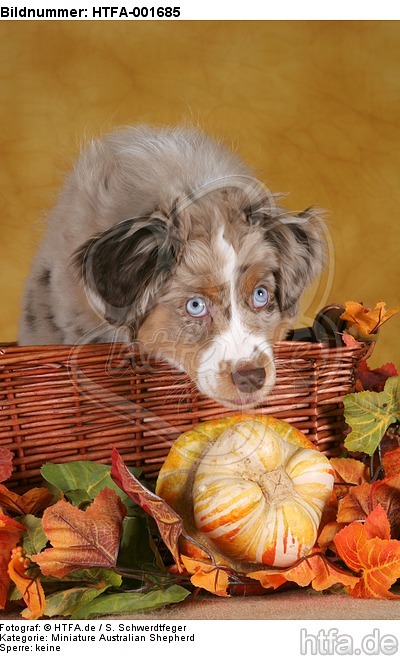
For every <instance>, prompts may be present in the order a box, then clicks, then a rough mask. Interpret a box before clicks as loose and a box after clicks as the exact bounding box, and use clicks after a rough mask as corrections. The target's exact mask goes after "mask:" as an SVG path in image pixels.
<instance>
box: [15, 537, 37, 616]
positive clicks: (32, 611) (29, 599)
mask: <svg viewBox="0 0 400 656" xmlns="http://www.w3.org/2000/svg"><path fill="white" fill-rule="evenodd" d="M29 566H30V560H29V559H28V558H25V552H24V551H23V549H22V547H17V548H16V549H14V550H13V553H12V556H11V560H10V562H9V564H8V575H9V577H10V579H11V580H12V581H13V582H14V583H15V585H16V586H17V588H18V590H19V591H20V593H21V594H22V597H23V599H24V601H25V603H26V605H27V606H28V609H29V612H28V613H27V612H26V611H25V615H24V617H26V618H27V619H31V620H36V619H38V617H41V616H42V615H43V611H44V606H45V597H44V592H43V588H42V584H41V582H40V580H39V578H38V576H34V577H31V576H29V574H27V570H28V568H29Z"/></svg>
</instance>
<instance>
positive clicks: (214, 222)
mask: <svg viewBox="0 0 400 656" xmlns="http://www.w3.org/2000/svg"><path fill="white" fill-rule="evenodd" d="M322 235H323V233H322V228H321V223H320V221H319V218H318V212H317V211H316V210H312V209H310V210H308V211H305V212H303V213H301V214H300V215H290V214H288V212H287V211H284V210H282V208H280V207H277V206H276V205H275V203H274V199H273V198H272V197H270V196H265V197H264V198H262V199H261V200H258V201H257V202H256V203H253V204H252V205H251V204H250V203H249V197H248V194H246V193H243V191H242V190H240V189H237V188H230V189H224V190H214V191H212V192H210V193H208V194H205V195H203V196H202V197H199V198H196V199H194V200H193V199H191V200H190V202H188V201H187V199H186V200H185V201H184V202H179V203H177V204H175V205H174V207H173V208H172V210H168V209H167V210H165V211H164V210H162V209H157V210H155V212H154V213H153V214H152V215H151V216H148V217H145V218H142V219H140V218H135V219H132V220H127V221H124V222H122V223H120V224H117V225H115V226H113V227H112V228H111V229H109V230H108V231H106V232H105V233H103V234H102V235H100V236H98V237H96V238H94V239H93V240H91V241H89V242H87V243H86V244H84V245H83V246H82V248H81V249H80V250H79V252H78V253H77V254H76V258H75V262H76V263H77V264H78V265H79V268H80V271H81V272H82V275H83V278H84V281H85V288H86V291H87V294H88V296H89V298H90V301H91V303H92V306H94V307H95V308H96V309H97V311H98V312H99V313H100V314H101V315H102V316H103V317H104V318H105V319H106V320H107V321H108V322H109V323H111V324H114V325H116V326H126V327H128V329H129V331H130V336H131V338H132V340H137V342H138V343H139V345H140V347H142V348H144V349H145V350H146V351H148V352H149V353H152V354H154V355H156V356H157V357H161V358H164V359H167V360H169V361H171V362H172V363H173V364H174V365H175V366H177V367H178V368H180V369H183V370H184V371H186V372H187V373H188V374H189V376H190V377H191V378H192V380H193V381H194V382H195V384H196V385H197V387H198V389H199V390H200V391H201V392H203V393H204V394H206V395H208V396H210V397H212V398H213V399H215V400H216V401H218V402H219V403H221V404H223V405H225V406H228V407H232V408H246V407H251V406H254V405H256V404H258V403H260V402H261V401H262V400H263V399H264V398H265V397H266V396H267V394H268V393H269V392H270V391H271V389H272V387H273V386H274V383H275V367H274V361H273V352H272V345H273V343H274V342H275V341H277V340H279V339H283V338H284V337H285V335H286V333H287V331H288V330H289V329H290V328H291V326H292V324H293V321H294V319H295V317H296V314H297V311H298V301H299V297H300V295H301V293H302V292H303V290H304V288H305V287H306V286H307V284H308V283H309V282H310V281H311V280H312V278H313V277H314V276H315V275H317V274H318V273H319V272H320V270H321V267H322V260H323V250H324V249H323V236H322Z"/></svg>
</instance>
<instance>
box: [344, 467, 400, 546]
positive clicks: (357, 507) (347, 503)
mask: <svg viewBox="0 0 400 656" xmlns="http://www.w3.org/2000/svg"><path fill="white" fill-rule="evenodd" d="M378 505H381V506H382V507H383V509H384V510H385V512H386V514H387V517H388V519H389V523H390V527H391V531H392V538H395V539H398V538H399V537H400V474H397V475H396V476H391V477H389V478H384V479H383V480H381V481H375V482H374V483H371V484H368V483H363V484H362V485H359V486H357V487H354V488H352V489H351V490H350V492H349V494H348V495H347V496H346V497H344V499H341V500H340V501H339V508H338V514H337V521H338V522H341V523H343V524H349V523H350V522H354V521H360V520H361V521H362V520H365V519H367V517H368V516H369V515H370V513H371V512H372V511H373V510H374V509H375V508H376V507H377V506H378Z"/></svg>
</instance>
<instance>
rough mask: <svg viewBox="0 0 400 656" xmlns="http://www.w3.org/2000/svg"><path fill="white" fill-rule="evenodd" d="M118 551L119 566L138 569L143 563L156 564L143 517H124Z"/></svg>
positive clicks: (148, 565)
mask: <svg viewBox="0 0 400 656" xmlns="http://www.w3.org/2000/svg"><path fill="white" fill-rule="evenodd" d="M122 530H123V533H122V538H121V544H120V548H119V553H118V561H117V566H118V567H119V568H122V569H123V568H124V567H128V568H135V569H140V568H142V567H144V566H145V565H146V566H147V567H146V569H148V567H150V568H151V567H154V566H156V556H155V553H154V551H153V549H152V547H151V542H150V534H149V528H148V524H147V519H146V518H145V517H125V519H124V521H123V524H122Z"/></svg>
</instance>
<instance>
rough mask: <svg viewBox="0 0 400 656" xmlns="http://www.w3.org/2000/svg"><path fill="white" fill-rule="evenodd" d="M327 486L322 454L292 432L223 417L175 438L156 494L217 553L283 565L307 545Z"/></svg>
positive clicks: (264, 421)
mask: <svg viewBox="0 0 400 656" xmlns="http://www.w3.org/2000/svg"><path fill="white" fill-rule="evenodd" d="M332 487H333V470H332V468H331V466H330V464H329V461H328V459H327V458H326V457H325V456H324V455H323V454H321V453H320V452H319V451H317V450H315V449H313V448H311V445H310V443H309V442H308V440H307V439H306V438H305V437H304V436H303V434H302V433H300V431H298V430H297V429H295V428H293V427H292V426H290V425H289V424H287V423H285V422H282V421H279V420H276V419H274V418H265V417H246V418H243V417H240V418H239V417H236V418H235V417H234V418H232V417H231V418H229V419H225V420H220V421H219V422H218V421H217V422H206V423H204V424H201V425H199V426H198V427H197V428H195V429H194V430H192V431H188V432H187V433H185V434H183V435H182V436H181V437H180V438H179V439H178V440H177V441H176V443H175V445H174V447H173V448H172V449H171V452H170V455H169V456H168V457H167V460H166V462H165V464H164V466H163V468H162V470H161V472H160V475H159V479H158V483H157V493H158V494H159V495H160V496H163V497H164V498H165V499H166V501H167V502H168V503H169V504H170V505H171V506H172V507H174V508H175V509H176V510H177V511H178V512H179V513H180V514H181V516H183V518H184V519H185V518H186V519H187V524H188V528H189V532H190V527H191V526H192V527H195V529H194V531H192V534H194V532H195V535H193V536H194V537H195V536H196V537H199V536H202V537H203V538H204V539H206V541H207V545H209V544H211V545H212V546H213V547H215V549H216V551H217V553H218V554H224V555H226V556H227V557H228V558H230V559H234V560H235V561H246V562H248V563H259V564H264V565H274V566H280V567H285V566H288V565H291V564H293V563H294V562H295V561H296V560H298V559H299V558H301V557H303V556H305V555H307V554H308V553H309V552H310V551H311V549H312V547H313V545H314V543H315V541H316V537H317V531H318V528H319V524H320V521H321V516H322V512H323V509H324V507H325V504H326V502H327V501H328V499H329V496H330V493H331V491H332ZM188 504H189V505H190V504H191V506H192V507H191V508H190V509H189V508H188V507H187V506H188Z"/></svg>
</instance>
